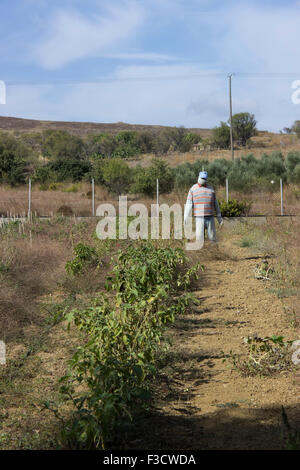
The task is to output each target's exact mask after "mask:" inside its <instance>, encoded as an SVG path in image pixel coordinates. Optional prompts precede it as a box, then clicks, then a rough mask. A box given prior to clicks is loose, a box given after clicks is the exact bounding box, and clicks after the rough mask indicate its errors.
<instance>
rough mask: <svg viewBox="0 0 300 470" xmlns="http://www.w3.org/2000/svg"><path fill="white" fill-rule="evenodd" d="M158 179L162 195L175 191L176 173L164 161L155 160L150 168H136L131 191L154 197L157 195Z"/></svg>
mask: <svg viewBox="0 0 300 470" xmlns="http://www.w3.org/2000/svg"><path fill="white" fill-rule="evenodd" d="M157 179H158V180H159V192H160V194H164V193H170V192H171V191H172V190H173V188H174V181H175V173H174V172H173V171H172V170H171V168H169V166H168V164H167V163H165V162H164V161H163V160H160V159H159V158H154V159H153V160H152V163H151V165H150V167H149V168H141V167H137V168H136V170H135V172H134V176H133V184H132V185H131V187H130V191H131V192H133V193H138V194H146V195H147V196H151V197H153V196H154V194H155V193H156V180H157Z"/></svg>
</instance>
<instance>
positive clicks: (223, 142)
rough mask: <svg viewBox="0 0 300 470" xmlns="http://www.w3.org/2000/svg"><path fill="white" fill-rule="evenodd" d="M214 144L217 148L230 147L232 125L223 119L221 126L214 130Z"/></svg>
mask: <svg viewBox="0 0 300 470" xmlns="http://www.w3.org/2000/svg"><path fill="white" fill-rule="evenodd" d="M212 144H213V146H214V147H216V148H220V149H228V148H229V147H230V127H229V126H228V125H227V124H226V123H225V122H222V121H221V124H220V126H219V127H215V128H214V129H213V132H212Z"/></svg>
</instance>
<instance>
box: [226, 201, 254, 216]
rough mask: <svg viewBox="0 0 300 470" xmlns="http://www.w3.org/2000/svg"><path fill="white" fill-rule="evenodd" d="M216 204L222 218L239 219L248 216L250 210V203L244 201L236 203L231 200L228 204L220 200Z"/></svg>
mask: <svg viewBox="0 0 300 470" xmlns="http://www.w3.org/2000/svg"><path fill="white" fill-rule="evenodd" d="M218 202H219V206H220V210H221V214H222V216H223V217H240V216H243V215H248V214H249V211H250V208H251V203H249V202H246V201H237V200H236V199H231V200H229V201H228V202H227V201H224V200H220V201H218Z"/></svg>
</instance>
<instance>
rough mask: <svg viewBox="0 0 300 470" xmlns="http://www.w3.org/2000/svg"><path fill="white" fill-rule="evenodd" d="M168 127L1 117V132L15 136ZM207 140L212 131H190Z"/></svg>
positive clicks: (82, 135)
mask: <svg viewBox="0 0 300 470" xmlns="http://www.w3.org/2000/svg"><path fill="white" fill-rule="evenodd" d="M167 128H170V127H168V126H151V125H142V124H127V123H125V122H116V123H108V124H104V123H97V122H68V121H39V120H36V119H22V118H14V117H6V116H0V131H6V132H12V133H14V134H18V133H22V132H42V131H44V130H46V129H55V130H64V131H67V132H69V133H71V134H74V135H78V136H80V137H86V136H87V135H88V134H99V133H101V132H109V133H111V134H118V133H119V132H120V131H127V130H130V131H148V132H149V131H150V132H158V131H160V130H162V129H167ZM188 130H189V131H191V132H195V133H196V134H199V135H200V136H201V137H203V138H206V137H208V136H209V135H210V134H211V130H210V129H197V128H193V129H188Z"/></svg>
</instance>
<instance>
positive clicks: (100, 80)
mask: <svg viewBox="0 0 300 470" xmlns="http://www.w3.org/2000/svg"><path fill="white" fill-rule="evenodd" d="M234 75H235V76H236V77H237V78H241V79H245V78H246V79H253V78H255V79H261V78H267V79H270V78H273V79H278V78H283V79H288V78H289V79H290V78H295V77H299V79H300V72H236V73H235V74H234ZM226 76H228V74H227V73H225V72H212V73H191V74H185V75H165V76H163V75H161V76H144V77H133V76H132V77H107V78H95V79H92V80H46V81H37V80H34V81H25V80H8V81H5V84H6V85H7V86H9V87H16V86H53V85H56V86H66V85H67V86H68V85H69V86H75V85H86V84H88V85H94V84H98V83H122V82H124V83H126V82H147V81H169V80H193V79H201V78H210V77H216V78H217V77H219V78H222V77H224V78H225V77H226Z"/></svg>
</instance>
